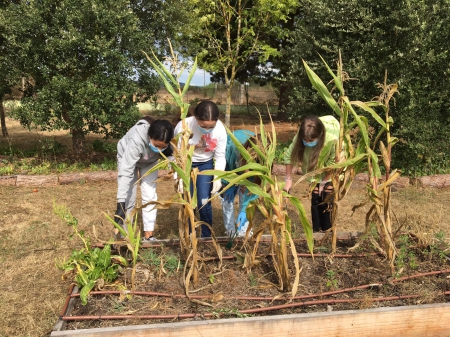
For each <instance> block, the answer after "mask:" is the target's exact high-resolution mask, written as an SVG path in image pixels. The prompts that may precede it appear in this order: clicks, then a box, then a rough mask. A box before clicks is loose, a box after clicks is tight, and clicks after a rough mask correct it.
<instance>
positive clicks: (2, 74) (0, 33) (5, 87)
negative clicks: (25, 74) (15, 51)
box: [0, 0, 18, 137]
mask: <svg viewBox="0 0 450 337" xmlns="http://www.w3.org/2000/svg"><path fill="white" fill-rule="evenodd" d="M10 3H13V1H7V0H1V1H0V124H1V128H2V136H3V137H8V129H7V127H6V119H5V118H6V116H5V110H4V108H3V100H4V97H5V95H7V94H10V93H11V87H12V86H13V85H14V82H15V81H17V78H18V77H17V73H16V69H15V67H14V61H15V60H14V59H13V58H11V57H9V56H10V53H9V49H8V44H7V38H6V28H7V27H6V20H5V17H4V13H5V10H6V9H7V8H8V5H9V4H10Z"/></svg>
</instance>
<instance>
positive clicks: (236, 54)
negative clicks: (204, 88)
mask: <svg viewBox="0 0 450 337" xmlns="http://www.w3.org/2000/svg"><path fill="white" fill-rule="evenodd" d="M191 4H192V7H193V12H194V13H195V15H197V16H198V22H199V25H198V29H196V30H190V31H189V34H191V37H192V38H193V39H194V40H195V41H196V42H197V43H198V48H199V50H198V53H197V55H198V59H199V65H200V67H201V68H203V69H206V70H208V71H210V72H213V73H214V72H221V73H222V74H223V76H224V81H225V85H226V87H227V103H226V113H225V124H226V125H227V126H229V125H230V107H231V89H232V87H233V84H234V81H235V79H236V76H237V73H238V72H239V71H240V70H242V69H243V68H244V66H245V65H246V64H247V62H249V60H250V59H253V60H255V59H257V60H258V61H259V62H265V61H267V60H268V59H269V57H271V56H275V55H278V50H277V48H274V47H272V46H271V45H269V44H267V43H265V42H264V39H263V38H262V36H263V35H264V34H265V32H267V31H269V30H270V29H271V28H272V27H274V26H276V24H277V23H278V22H279V21H282V20H286V18H287V15H288V14H289V12H290V11H291V10H292V9H293V8H295V6H296V4H297V1H296V0H278V1H275V0H259V1H258V0H233V1H226V0H210V1H200V0H191Z"/></svg>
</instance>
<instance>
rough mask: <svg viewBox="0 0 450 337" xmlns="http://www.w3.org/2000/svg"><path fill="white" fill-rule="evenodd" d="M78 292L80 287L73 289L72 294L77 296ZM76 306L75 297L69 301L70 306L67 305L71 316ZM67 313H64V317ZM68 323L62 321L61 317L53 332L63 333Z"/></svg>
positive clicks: (67, 310) (67, 311)
mask: <svg viewBox="0 0 450 337" xmlns="http://www.w3.org/2000/svg"><path fill="white" fill-rule="evenodd" d="M77 292H78V286H75V287H73V289H72V294H76V293H77ZM74 306H75V297H72V298H71V299H70V300H69V304H68V305H67V309H66V313H67V314H70V313H72V311H73V308H74ZM66 313H63V315H65V314H66ZM66 324H67V322H66V321H63V320H62V319H61V317H60V318H59V319H58V321H57V322H56V324H55V326H54V327H53V331H61V330H64V328H65V326H66Z"/></svg>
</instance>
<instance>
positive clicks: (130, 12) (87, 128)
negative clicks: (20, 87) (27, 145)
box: [3, 0, 185, 151]
mask: <svg viewBox="0 0 450 337" xmlns="http://www.w3.org/2000/svg"><path fill="white" fill-rule="evenodd" d="M183 3H184V2H183V1H178V0H160V1H153V0H152V1H150V0H132V1H125V0H83V1H78V0H60V1H54V0H42V1H27V2H19V3H14V4H9V6H7V8H6V9H5V11H4V12H3V15H4V19H5V20H6V21H5V25H4V27H5V29H6V31H5V35H4V36H5V37H6V38H7V41H6V43H7V45H8V47H9V48H10V50H11V51H12V52H11V53H10V54H9V57H10V59H14V60H15V62H16V63H15V67H16V68H17V69H20V71H21V72H22V74H23V76H25V78H27V79H28V86H27V90H26V91H25V93H24V98H23V99H22V105H21V107H20V108H19V109H17V110H16V111H15V116H16V117H17V118H18V119H19V120H20V122H21V123H22V124H23V125H26V126H28V127H31V126H33V125H37V126H40V127H41V128H42V130H53V129H66V130H70V133H71V135H72V137H73V148H74V150H77V151H80V150H82V149H83V143H84V142H83V140H84V136H85V135H86V134H88V133H90V132H92V133H99V134H103V135H104V136H105V137H120V136H121V135H123V134H124V133H125V132H126V131H127V129H128V128H129V127H130V126H131V125H132V124H133V123H134V122H135V121H136V119H137V113H138V109H137V107H136V101H139V100H140V99H146V98H148V97H149V96H150V95H152V94H154V93H155V92H156V91H157V90H158V89H159V87H160V82H159V79H158V78H157V77H156V76H155V75H154V74H153V73H152V71H151V69H150V64H149V63H148V61H146V59H145V55H144V54H143V53H142V50H148V49H150V48H152V49H154V50H155V51H156V52H158V49H161V46H166V45H167V43H166V38H170V37H174V36H177V34H178V31H179V29H180V27H181V26H182V24H183V22H184V21H185V16H184V15H183V8H185V7H183Z"/></svg>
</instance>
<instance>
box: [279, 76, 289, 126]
mask: <svg viewBox="0 0 450 337" xmlns="http://www.w3.org/2000/svg"><path fill="white" fill-rule="evenodd" d="M290 91H291V88H290V85H289V84H287V83H281V85H280V100H279V101H278V112H277V120H279V121H286V120H287V113H286V107H287V105H288V103H289V93H290Z"/></svg>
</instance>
